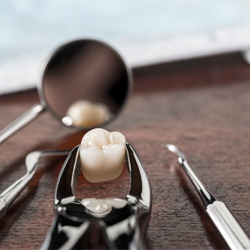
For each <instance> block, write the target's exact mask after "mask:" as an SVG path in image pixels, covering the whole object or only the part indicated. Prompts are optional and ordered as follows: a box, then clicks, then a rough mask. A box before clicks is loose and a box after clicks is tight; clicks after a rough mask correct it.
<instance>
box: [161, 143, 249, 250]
mask: <svg viewBox="0 0 250 250" xmlns="http://www.w3.org/2000/svg"><path fill="white" fill-rule="evenodd" d="M164 148H167V149H168V150H169V151H170V152H172V153H174V154H176V155H177V156H178V161H179V164H180V165H181V166H182V167H183V169H184V171H185V173H186V174H187V176H188V177H189V179H190V180H191V182H192V183H193V185H194V187H195V189H196V190H197V192H198V193H199V195H200V197H201V199H202V202H203V204H204V206H205V208H206V212H207V214H208V216H209V217H210V218H211V220H212V221H213V223H214V225H215V226H216V228H217V229H218V231H219V232H220V233H221V235H222V237H223V238H224V240H225V241H226V243H227V244H228V246H229V247H230V248H231V249H233V250H234V249H248V250H249V249H250V240H249V238H248V236H247V235H246V233H245V232H244V231H243V229H242V228H241V226H240V225H239V224H238V222H237V221H236V219H235V218H234V216H233V215H232V213H231V212H230V211H229V209H228V208H227V207H226V205H225V204H224V203H223V202H221V201H218V200H216V198H215V197H214V196H213V195H212V194H211V193H210V192H209V191H208V189H207V188H206V187H205V186H204V185H203V183H202V182H201V181H200V180H199V179H198V177H197V176H196V175H195V173H194V172H193V171H192V169H191V168H190V166H189V164H188V162H187V159H186V157H185V155H184V153H183V152H182V151H181V150H179V149H178V148H177V147H176V146H175V145H170V144H166V145H164Z"/></svg>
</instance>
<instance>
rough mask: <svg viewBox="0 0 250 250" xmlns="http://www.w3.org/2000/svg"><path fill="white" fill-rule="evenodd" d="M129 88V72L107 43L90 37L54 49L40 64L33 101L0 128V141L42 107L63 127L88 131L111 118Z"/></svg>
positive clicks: (27, 121) (130, 85) (130, 79)
mask: <svg viewBox="0 0 250 250" xmlns="http://www.w3.org/2000/svg"><path fill="white" fill-rule="evenodd" d="M131 88H132V73H131V70H130V69H129V68H128V67H127V66H126V64H125V62H124V60H123V59H122V57H121V56H120V55H119V54H118V52H117V51H115V50H114V49H113V48H111V47H110V46H109V45H108V44H106V43H104V42H101V41H97V40H91V39H82V40H76V41H72V42H69V43H67V44H65V45H63V46H61V47H60V48H58V49H57V50H56V51H55V52H54V53H53V55H52V56H51V58H50V59H49V60H48V62H47V63H46V65H45V67H44V71H43V74H42V77H41V82H40V83H39V85H38V91H39V96H40V101H41V103H39V104H36V105H35V106H34V107H32V108H31V109H30V110H28V111H27V112H26V113H24V114H23V115H22V116H20V117H19V118H18V119H16V120H15V121H14V122H12V123H11V124H10V125H8V126H7V127H6V128H4V129H3V130H1V131H0V143H2V142H3V141H4V140H6V139H7V138H8V137H10V136H11V135H12V134H14V133H15V132H17V131H18V130H19V129H21V128H22V127H23V126H25V125H27V124H28V123H29V122H31V121H32V120H33V119H35V118H36V117H38V116H39V114H40V113H41V112H43V111H44V110H48V111H50V112H51V113H52V114H53V116H54V117H55V118H57V119H58V120H60V122H62V123H63V124H64V125H66V126H73V127H77V128H79V129H82V130H88V129H90V128H93V127H97V126H98V127H100V126H103V125H105V124H106V123H108V122H110V121H111V120H112V119H114V118H115V117H116V116H117V115H118V114H119V112H120V111H121V109H122V108H123V106H124V104H125V102H126V100H127V98H128V95H129V93H130V91H131Z"/></svg>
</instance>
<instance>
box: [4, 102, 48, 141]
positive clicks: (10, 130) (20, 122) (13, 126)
mask: <svg viewBox="0 0 250 250" xmlns="http://www.w3.org/2000/svg"><path fill="white" fill-rule="evenodd" d="M42 111H44V107H43V106H42V105H41V104H40V103H39V104H36V105H34V106H33V107H32V108H31V109H29V110H28V111H26V112H25V113H24V114H22V115H21V116H19V117H18V118H17V119H16V120H15V121H13V122H12V123H10V124H9V125H8V126H7V127H5V128H4V129H2V130H1V131H0V144H1V143H2V142H3V141H5V140H6V139H8V138H9V137H10V136H11V135H13V134H14V133H16V132H17V131H18V130H19V129H21V128H22V127H24V126H25V125H27V124H28V123H30V122H31V121H33V120H34V119H35V118H36V117H37V116H38V115H39V114H40V113H41V112H42Z"/></svg>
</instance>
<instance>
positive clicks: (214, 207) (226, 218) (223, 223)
mask: <svg viewBox="0 0 250 250" xmlns="http://www.w3.org/2000/svg"><path fill="white" fill-rule="evenodd" d="M206 212H207V214H208V215H209V217H210V218H211V220H212V221H213V223H214V225H215V226H216V227H217V229H218V230H219V232H220V233H221V235H222V236H223V238H224V240H225V241H226V242H227V244H228V246H229V247H230V248H231V249H233V250H234V249H235V250H240V249H248V250H249V249H250V240H249V238H248V237H247V235H246V234H245V232H244V231H243V229H242V228H241V226H240V225H239V224H238V222H237V221H236V219H235V218H234V216H233V215H232V214H231V212H230V211H229V209H228V208H227V207H226V205H225V204H224V203H223V202H221V201H214V202H213V203H212V204H210V205H208V206H207V209H206Z"/></svg>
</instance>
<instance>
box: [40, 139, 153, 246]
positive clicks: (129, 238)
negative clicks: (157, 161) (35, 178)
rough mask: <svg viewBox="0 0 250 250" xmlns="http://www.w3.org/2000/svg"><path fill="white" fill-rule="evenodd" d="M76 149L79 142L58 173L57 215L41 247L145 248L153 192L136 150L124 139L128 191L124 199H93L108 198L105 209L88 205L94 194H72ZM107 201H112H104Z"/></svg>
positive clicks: (77, 166) (77, 170)
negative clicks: (91, 195)
mask: <svg viewBox="0 0 250 250" xmlns="http://www.w3.org/2000/svg"><path fill="white" fill-rule="evenodd" d="M79 149H80V147H79V145H78V146H76V147H75V148H74V149H73V150H72V151H71V153H70V154H69V155H68V157H67V159H66V160H65V162H64V164H63V167H62V169H61V172H60V174H59V177H58V181H57V186H56V191H55V198H54V209H55V211H56V217H55V219H54V222H53V224H52V226H51V228H50V230H49V232H48V234H47V237H46V239H45V241H44V243H43V246H42V249H72V248H77V249H79V248H83V249H86V248H87V249H90V248H93V247H94V248H102V249H103V248H109V249H139V248H144V244H143V238H144V236H145V234H146V231H147V227H148V223H149V218H150V213H151V207H152V194H151V187H150V183H149V180H148V177H147V173H146V171H145V169H144V167H143V165H142V162H141V160H140V158H139V157H138V155H137V153H136V151H135V150H134V149H133V147H132V146H131V145H130V144H129V143H126V162H127V167H128V171H129V174H130V180H131V184H130V191H129V193H128V195H127V196H126V198H125V199H120V198H119V199H118V198H108V199H94V200H95V201H97V203H98V202H99V201H100V200H104V201H107V203H106V205H105V206H106V207H105V208H106V209H105V211H102V212H100V211H98V209H96V210H95V209H92V208H91V206H90V207H89V206H88V205H87V204H88V202H91V200H93V198H92V199H83V200H79V199H76V197H75V194H74V191H75V188H76V184H77V180H78V177H79V174H80V169H81V165H80V160H79ZM108 201H109V204H111V205H107V204H108ZM112 204H113V205H112ZM115 204H116V205H115ZM117 204H118V206H117Z"/></svg>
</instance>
